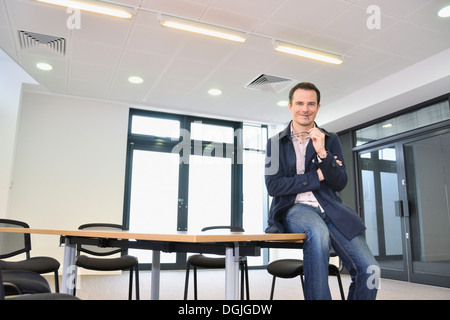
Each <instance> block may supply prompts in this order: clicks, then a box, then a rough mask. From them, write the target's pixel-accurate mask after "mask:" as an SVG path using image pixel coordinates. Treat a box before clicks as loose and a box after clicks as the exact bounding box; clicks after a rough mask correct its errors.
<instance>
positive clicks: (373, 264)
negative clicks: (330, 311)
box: [325, 217, 380, 300]
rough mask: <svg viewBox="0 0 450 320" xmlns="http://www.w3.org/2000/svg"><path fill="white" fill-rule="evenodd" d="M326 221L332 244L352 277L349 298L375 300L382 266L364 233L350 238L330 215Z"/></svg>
mask: <svg viewBox="0 0 450 320" xmlns="http://www.w3.org/2000/svg"><path fill="white" fill-rule="evenodd" d="M325 222H326V223H327V225H328V230H329V232H330V238H331V246H332V247H333V249H334V251H335V252H336V253H337V254H338V256H339V258H340V259H341V260H342V263H343V265H344V266H345V268H346V269H347V271H348V272H349V273H350V276H351V278H352V283H351V284H350V288H349V291H348V299H349V300H375V298H376V296H377V291H378V286H379V281H380V268H379V265H378V262H377V261H376V260H375V258H374V256H373V254H372V252H371V251H370V249H369V247H368V246H367V243H366V240H365V239H364V237H363V235H362V234H360V235H359V236H357V237H355V238H353V239H351V240H348V239H347V238H345V237H344V236H343V235H342V234H341V232H340V231H339V230H337V229H336V227H335V226H334V225H333V223H332V222H331V221H330V220H329V219H328V217H326V218H325Z"/></svg>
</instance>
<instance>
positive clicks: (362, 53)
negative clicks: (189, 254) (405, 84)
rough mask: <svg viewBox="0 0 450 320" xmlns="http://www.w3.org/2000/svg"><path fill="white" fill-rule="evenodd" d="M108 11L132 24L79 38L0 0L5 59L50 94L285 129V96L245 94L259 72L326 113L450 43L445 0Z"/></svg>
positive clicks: (48, 9)
mask: <svg viewBox="0 0 450 320" xmlns="http://www.w3.org/2000/svg"><path fill="white" fill-rule="evenodd" d="M108 1H111V2H114V3H116V4H122V5H125V6H131V7H133V8H134V10H136V14H135V15H133V18H132V19H130V20H123V19H117V18H112V17H106V16H102V15H98V14H93V13H86V12H82V13H81V20H80V29H73V30H71V29H69V28H68V27H67V20H68V18H69V17H70V14H68V13H67V11H66V9H65V8H62V7H58V6H53V5H48V4H42V3H39V2H37V1H33V0H7V1H6V0H0V48H2V49H4V50H6V51H7V52H8V53H9V54H10V55H11V56H12V57H13V58H14V59H17V61H18V63H19V64H20V65H21V66H22V67H23V68H24V70H25V71H26V72H28V73H29V74H30V75H32V76H33V77H34V78H35V79H36V80H37V81H39V82H40V83H41V84H42V85H43V86H45V88H46V89H48V90H49V91H50V92H56V93H61V94H71V95H77V96H80V97H84V96H85V97H92V98H98V99H105V98H106V99H109V100H111V101H119V102H124V103H126V104H127V105H135V106H139V107H143V108H153V109H156V110H164V111H167V112H171V111H172V112H183V113H184V114H193V113H196V114H203V115H209V116H217V117H223V118H227V119H231V118H232V119H242V120H244V119H245V120H246V121H261V122H264V123H266V122H267V123H277V122H284V121H287V120H288V119H289V112H288V111H287V109H286V108H284V109H283V108H279V107H277V106H276V101H278V100H281V99H285V98H286V96H287V93H288V91H289V90H288V89H284V90H282V91H281V92H280V93H278V94H275V93H267V92H258V91H255V90H250V89H245V88H244V86H245V85H246V84H248V83H249V82H250V81H251V80H253V79H254V78H255V77H257V76H259V75H260V74H261V73H266V74H270V75H275V76H280V77H285V78H289V79H294V80H295V81H312V82H315V83H316V84H317V85H318V86H319V89H321V91H322V92H323V93H324V95H323V96H324V98H323V102H324V103H326V104H333V103H334V102H335V101H343V100H345V99H346V98H347V97H353V96H354V95H353V94H352V93H354V92H357V91H358V90H364V89H365V88H372V87H373V83H378V82H383V81H384V79H386V78H389V76H390V75H392V74H393V73H395V72H404V71H403V70H404V69H406V70H407V69H408V68H411V67H413V66H414V64H415V63H420V62H422V61H424V59H428V58H429V57H432V56H433V55H434V54H436V53H438V52H440V51H442V50H445V49H447V48H448V47H449V43H450V39H449V33H450V32H449V25H450V22H449V20H442V19H439V18H437V16H436V11H437V10H438V9H439V8H440V7H441V6H443V5H444V4H447V2H448V1H447V0H433V1H431V0H396V1H391V0H380V1H376V2H373V1H371V0H360V1H357V0H315V1H310V0H170V1H168V0H114V1H113V0H107V2H108ZM372 4H377V5H378V6H379V7H380V10H381V29H380V30H377V29H375V30H369V29H368V28H367V26H366V21H367V18H368V13H367V12H366V9H367V7H368V6H369V5H372ZM158 13H164V14H168V15H174V16H181V17H185V18H189V19H194V20H200V21H208V22H210V23H214V24H217V25H223V26H225V27H230V28H238V29H245V30H246V31H249V36H248V40H247V41H246V42H245V43H240V44H237V43H232V42H228V41H224V40H219V39H214V38H211V37H206V36H200V35H193V34H189V33H186V32H182V31H177V30H172V29H168V28H164V27H162V26H161V25H160V21H159V20H158ZM18 30H26V31H31V32H37V33H43V34H48V35H53V36H59V37H64V38H65V39H66V41H67V43H66V44H67V51H66V54H65V55H59V54H57V53H55V52H53V51H52V50H48V48H45V47H42V48H41V47H35V48H31V49H27V50H22V49H21V47H20V44H19V42H18ZM274 39H278V40H284V41H287V42H292V43H298V44H303V45H308V46H311V47H315V48H318V49H322V50H328V51H332V52H337V53H340V54H343V55H344V63H343V64H342V65H340V66H331V65H326V64H323V63H320V62H317V61H311V60H307V59H304V58H300V57H296V56H292V55H287V54H283V53H279V52H275V51H274V49H273V43H272V41H273V40H274ZM431 59H435V58H434V56H433V58H431ZM40 60H43V61H47V62H50V63H51V64H53V65H54V69H53V70H52V71H51V72H49V73H42V71H38V70H37V69H36V68H35V63H36V62H37V61H40ZM130 75H139V76H141V77H142V78H144V83H142V84H141V85H132V84H130V83H129V82H128V81H127V79H128V77H129V76H130ZM429 77H430V76H429ZM436 77H439V75H438V74H436ZM437 81H438V79H436V81H435V82H437ZM211 87H218V88H220V89H222V90H223V92H224V93H223V95H222V96H221V97H219V99H213V98H212V97H210V96H209V95H207V90H208V89H210V88H211ZM377 87H380V86H379V85H378V86H377ZM368 90H369V89H368ZM435 91H436V90H427V91H425V90H424V91H423V92H435ZM421 92H422V91H421ZM447 92H448V91H447ZM372 94H373V95H375V96H377V95H378V94H379V91H377V92H372ZM362 97H364V98H366V97H367V95H364V96H362ZM423 97H424V99H430V98H434V96H433V97H431V96H428V97H427V96H426V95H423ZM348 99H350V98H348ZM352 99H353V98H352ZM352 101H353V100H352ZM417 102H421V101H417ZM364 103H365V101H359V104H360V105H364ZM352 105H353V104H352ZM407 106H409V105H406V106H405V107H407ZM356 111H357V110H354V112H356ZM326 114H327V117H326V118H327V119H329V118H330V116H332V117H334V118H335V119H339V118H340V117H341V115H340V114H339V112H338V111H337V110H328V111H327V112H326ZM334 123H339V122H338V121H337V122H336V121H335V122H334Z"/></svg>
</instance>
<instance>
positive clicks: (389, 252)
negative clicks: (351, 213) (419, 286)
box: [358, 131, 450, 287]
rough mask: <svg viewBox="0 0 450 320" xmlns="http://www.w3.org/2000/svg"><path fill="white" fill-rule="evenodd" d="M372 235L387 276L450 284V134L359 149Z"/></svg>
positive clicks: (362, 201) (362, 194)
mask: <svg viewBox="0 0 450 320" xmlns="http://www.w3.org/2000/svg"><path fill="white" fill-rule="evenodd" d="M358 162H359V177H360V206H361V208H362V214H363V217H364V221H365V224H366V227H367V230H366V239H367V243H368V245H369V247H370V248H371V250H372V252H373V254H374V255H375V257H376V258H377V260H378V262H379V263H380V266H381V268H382V276H383V277H387V278H393V279H398V280H407V281H412V282H418V283H425V284H432V285H439V286H446V287H449V286H450V200H449V199H450V197H449V190H448V189H449V182H450V133H448V131H446V132H443V133H441V134H437V135H436V134H434V135H428V136H426V137H425V136H422V137H420V138H414V139H409V140H405V141H400V142H397V143H395V144H392V145H388V146H382V147H378V148H374V149H370V150H365V151H360V152H359V153H358Z"/></svg>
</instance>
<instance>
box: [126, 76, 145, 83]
mask: <svg viewBox="0 0 450 320" xmlns="http://www.w3.org/2000/svg"><path fill="white" fill-rule="evenodd" d="M128 81H129V82H131V83H134V84H140V83H142V82H144V79H142V78H141V77H137V76H131V77H129V78H128Z"/></svg>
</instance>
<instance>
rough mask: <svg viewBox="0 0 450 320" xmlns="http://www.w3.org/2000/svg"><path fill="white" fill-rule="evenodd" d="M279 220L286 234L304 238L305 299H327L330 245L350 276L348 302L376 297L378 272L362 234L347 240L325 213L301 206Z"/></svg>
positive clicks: (300, 204) (290, 210) (299, 204)
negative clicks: (304, 236) (298, 235)
mask: <svg viewBox="0 0 450 320" xmlns="http://www.w3.org/2000/svg"><path fill="white" fill-rule="evenodd" d="M281 221H282V223H283V225H284V227H285V230H286V232H290V233H305V235H306V238H305V242H304V245H303V270H304V275H305V299H309V300H313V299H314V300H329V299H331V294H330V288H329V286H328V264H329V258H330V245H331V247H333V249H334V251H335V252H336V253H337V254H338V256H339V258H340V259H341V261H342V263H343V265H344V266H345V268H346V269H347V271H348V272H349V274H350V276H351V279H352V283H351V284H350V288H349V291H348V299H349V300H356V299H362V300H374V299H375V298H376V295H377V289H378V284H379V281H380V269H379V265H378V262H377V261H376V260H375V258H374V257H373V255H372V253H371V252H370V249H369V247H368V246H367V243H366V241H365V239H364V237H363V236H362V235H359V236H357V237H355V238H353V239H352V240H348V239H347V238H346V237H344V236H343V235H342V234H341V232H339V230H337V229H336V227H335V226H334V225H333V223H332V222H331V220H330V219H329V218H328V217H327V215H326V213H325V212H324V213H322V212H321V211H320V209H319V208H316V207H312V206H309V205H306V204H302V203H296V204H294V205H293V206H292V207H291V208H290V209H289V210H288V211H287V212H286V213H285V214H284V216H283V217H282V219H281Z"/></svg>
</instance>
